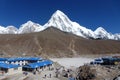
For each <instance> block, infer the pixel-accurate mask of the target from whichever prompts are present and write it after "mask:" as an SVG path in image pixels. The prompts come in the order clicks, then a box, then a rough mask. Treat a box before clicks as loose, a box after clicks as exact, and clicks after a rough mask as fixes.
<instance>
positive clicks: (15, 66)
mask: <svg viewBox="0 0 120 80" xmlns="http://www.w3.org/2000/svg"><path fill="white" fill-rule="evenodd" d="M18 67H20V66H19V65H14V64H6V63H0V68H6V69H9V68H18Z"/></svg>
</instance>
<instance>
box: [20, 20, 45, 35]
mask: <svg viewBox="0 0 120 80" xmlns="http://www.w3.org/2000/svg"><path fill="white" fill-rule="evenodd" d="M42 30H43V27H42V26H41V25H40V24H37V23H34V22H32V21H28V22H27V23H25V24H22V25H21V26H20V28H19V31H18V34H23V33H31V32H39V31H42Z"/></svg>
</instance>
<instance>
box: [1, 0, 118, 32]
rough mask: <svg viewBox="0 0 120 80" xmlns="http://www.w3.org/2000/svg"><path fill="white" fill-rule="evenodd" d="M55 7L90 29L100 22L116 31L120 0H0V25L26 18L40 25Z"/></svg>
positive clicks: (24, 20)
mask: <svg viewBox="0 0 120 80" xmlns="http://www.w3.org/2000/svg"><path fill="white" fill-rule="evenodd" d="M56 10H61V11H62V12H64V13H65V14H66V15H67V16H68V17H69V18H70V19H71V20H72V21H76V22H78V23H79V24H80V25H82V26H85V27H87V28H90V29H92V30H95V29H96V28H97V27H99V26H102V27H104V28H105V29H106V30H107V31H108V32H112V33H120V0H0V25H2V26H8V25H14V26H16V27H19V26H20V25H21V24H23V23H25V22H27V21H28V20H31V21H33V22H36V23H39V24H41V25H43V24H45V23H46V22H47V21H48V20H49V19H50V17H51V15H52V14H53V13H54V12H55V11H56Z"/></svg>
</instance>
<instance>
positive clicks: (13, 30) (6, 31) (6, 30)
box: [0, 26, 18, 34]
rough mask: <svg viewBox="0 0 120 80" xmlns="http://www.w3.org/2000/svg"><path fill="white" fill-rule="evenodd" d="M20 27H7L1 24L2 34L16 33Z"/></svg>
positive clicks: (0, 30)
mask: <svg viewBox="0 0 120 80" xmlns="http://www.w3.org/2000/svg"><path fill="white" fill-rule="evenodd" d="M17 31H18V29H17V28H16V27H14V26H7V27H6V28H5V27H3V26H0V34H16V33H17Z"/></svg>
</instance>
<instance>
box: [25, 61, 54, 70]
mask: <svg viewBox="0 0 120 80" xmlns="http://www.w3.org/2000/svg"><path fill="white" fill-rule="evenodd" d="M52 64H53V62H52V61H50V60H43V61H40V62H36V63H30V64H28V65H25V66H23V70H25V71H37V70H39V71H40V70H41V71H42V70H45V69H50V67H51V66H52Z"/></svg>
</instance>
